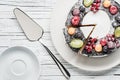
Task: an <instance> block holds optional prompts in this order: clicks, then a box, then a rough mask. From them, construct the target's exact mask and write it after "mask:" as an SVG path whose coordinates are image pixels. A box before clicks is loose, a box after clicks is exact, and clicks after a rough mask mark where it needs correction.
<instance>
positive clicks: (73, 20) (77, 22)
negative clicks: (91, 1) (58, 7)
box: [72, 16, 80, 26]
mask: <svg viewBox="0 0 120 80" xmlns="http://www.w3.org/2000/svg"><path fill="white" fill-rule="evenodd" d="M79 23H80V17H79V16H74V17H73V18H72V25H73V26H78V25H79Z"/></svg>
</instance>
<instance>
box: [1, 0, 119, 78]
mask: <svg viewBox="0 0 120 80" xmlns="http://www.w3.org/2000/svg"><path fill="white" fill-rule="evenodd" d="M56 1H57V0H0V53H2V52H3V51H4V50H5V49H7V48H9V47H11V46H27V47H30V48H31V49H35V50H36V51H35V52H36V53H39V55H38V56H40V57H41V65H42V66H41V68H42V71H41V75H40V80H65V78H64V76H63V75H62V74H61V72H60V71H59V69H58V67H57V66H56V64H55V63H54V61H53V60H52V59H51V57H50V56H49V54H48V53H47V52H46V50H45V49H44V48H43V47H42V46H41V45H40V44H39V43H38V42H29V41H28V40H27V39H26V37H25V35H24V33H23V31H22V30H21V28H20V27H19V25H18V23H17V21H16V19H15V16H14V14H13V9H14V8H16V7H18V8H21V9H22V10H23V11H25V12H26V13H27V14H28V15H29V16H31V17H32V18H33V19H34V20H35V21H36V22H37V23H38V24H40V25H41V26H43V28H44V30H45V34H44V36H43V38H42V39H43V41H44V43H45V45H46V46H48V47H49V49H50V50H51V51H52V52H53V53H54V54H55V56H56V57H57V58H58V59H59V60H60V61H61V62H62V64H64V66H65V67H66V68H67V69H68V70H69V71H70V73H71V75H72V77H71V80H120V65H119V66H117V67H115V68H113V69H112V70H110V71H108V72H105V73H104V74H101V75H98V74H96V75H95V74H93V73H90V72H85V71H81V70H79V69H77V68H75V67H74V66H72V65H70V64H69V63H67V62H66V61H64V60H63V58H62V57H61V56H60V55H59V53H58V52H57V51H56V50H55V48H54V46H53V44H52V41H51V37H50V29H49V27H50V26H49V24H50V19H51V17H50V14H51V12H52V10H53V8H54V5H55V3H56Z"/></svg>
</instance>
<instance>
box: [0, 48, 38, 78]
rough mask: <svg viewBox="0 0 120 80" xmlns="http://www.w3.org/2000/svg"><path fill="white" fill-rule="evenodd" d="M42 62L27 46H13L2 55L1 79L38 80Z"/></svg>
mask: <svg viewBox="0 0 120 80" xmlns="http://www.w3.org/2000/svg"><path fill="white" fill-rule="evenodd" d="M39 75H40V64H39V61H38V59H37V57H36V55H35V54H34V53H33V52H32V51H31V50H29V49H28V48H25V47H20V46H19V47H18V46H17V47H12V48H9V49H7V50H5V51H4V52H3V53H2V54H1V56H0V80H38V77H39Z"/></svg>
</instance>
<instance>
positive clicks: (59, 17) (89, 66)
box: [50, 0, 120, 72]
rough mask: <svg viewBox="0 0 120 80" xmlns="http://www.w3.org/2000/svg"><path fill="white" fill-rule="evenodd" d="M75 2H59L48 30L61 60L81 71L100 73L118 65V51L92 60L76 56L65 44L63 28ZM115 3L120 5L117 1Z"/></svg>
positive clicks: (119, 59) (71, 0)
mask: <svg viewBox="0 0 120 80" xmlns="http://www.w3.org/2000/svg"><path fill="white" fill-rule="evenodd" d="M77 1H78V0H59V1H58V2H57V4H56V6H55V9H54V11H53V13H52V19H51V24H50V30H51V37H52V41H53V44H54V46H55V48H56V50H57V51H58V52H59V54H60V55H61V56H62V57H63V59H65V60H66V61H67V62H68V63H70V64H72V65H73V66H75V67H78V68H79V69H81V70H85V71H94V72H99V71H100V72H101V71H105V70H109V69H111V68H113V67H115V66H117V65H118V64H120V53H119V51H120V49H118V50H117V51H115V52H114V53H113V54H110V55H109V56H107V57H103V58H92V57H85V56H82V55H78V54H76V53H75V52H73V51H72V50H71V49H70V48H69V46H68V45H67V44H66V41H65V38H64V34H63V28H65V22H66V19H67V16H68V13H69V11H70V9H71V8H72V6H73V5H74V4H75V3H76V2H77ZM116 1H117V2H118V3H120V1H119V0H116Z"/></svg>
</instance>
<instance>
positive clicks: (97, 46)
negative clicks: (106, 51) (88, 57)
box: [95, 44, 102, 52]
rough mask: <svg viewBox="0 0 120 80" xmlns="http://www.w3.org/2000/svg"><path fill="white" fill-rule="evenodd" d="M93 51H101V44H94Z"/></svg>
mask: <svg viewBox="0 0 120 80" xmlns="http://www.w3.org/2000/svg"><path fill="white" fill-rule="evenodd" d="M95 51H96V52H101V51H102V45H101V44H97V45H96V46H95Z"/></svg>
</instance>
